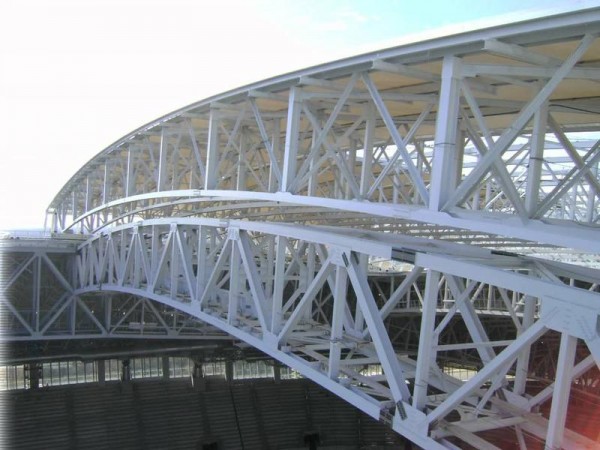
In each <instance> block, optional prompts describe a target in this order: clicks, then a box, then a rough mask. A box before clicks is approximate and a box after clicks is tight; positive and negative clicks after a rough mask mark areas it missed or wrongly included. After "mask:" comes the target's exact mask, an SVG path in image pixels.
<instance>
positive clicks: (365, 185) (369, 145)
mask: <svg viewBox="0 0 600 450" xmlns="http://www.w3.org/2000/svg"><path fill="white" fill-rule="evenodd" d="M365 110H366V111H365V112H366V114H367V119H366V121H365V143H364V153H363V160H362V167H361V172H360V196H361V197H362V198H363V199H364V198H366V197H367V193H368V192H369V189H370V188H371V182H372V181H373V180H372V178H373V173H372V166H373V140H374V136H375V121H376V117H375V105H374V104H373V102H372V101H369V103H367V105H366V106H365Z"/></svg>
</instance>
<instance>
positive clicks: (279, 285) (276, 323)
mask: <svg viewBox="0 0 600 450" xmlns="http://www.w3.org/2000/svg"><path fill="white" fill-rule="evenodd" d="M286 248H287V238H285V237H283V236H277V237H276V238H275V252H276V254H275V282H274V285H273V308H272V314H271V332H272V333H273V334H277V333H279V331H281V321H282V318H283V315H282V308H283V288H284V287H285V258H286V254H285V253H286V252H285V250H286Z"/></svg>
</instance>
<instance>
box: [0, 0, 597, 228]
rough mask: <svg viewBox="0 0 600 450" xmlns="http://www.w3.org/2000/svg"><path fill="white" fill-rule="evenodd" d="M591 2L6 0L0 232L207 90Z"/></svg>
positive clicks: (31, 224) (37, 213) (32, 221)
mask: <svg viewBox="0 0 600 450" xmlns="http://www.w3.org/2000/svg"><path fill="white" fill-rule="evenodd" d="M589 6H600V0H593V1H591V0H562V1H553V0H495V1H485V0H453V1H448V0H445V1H438V0H420V1H414V0H412V1H406V0H367V1H361V0H347V1H338V0H329V1H328V0H289V1H288V0H272V1H267V0H255V1H253V0H246V1H243V0H238V1H235V0H217V1H202V0H52V1H50V0H4V1H2V2H0V157H1V159H0V230H11V229H30V228H41V227H42V226H43V225H44V216H45V214H44V213H45V209H46V207H47V206H48V204H49V203H50V202H51V201H52V198H53V197H54V196H55V195H56V194H57V193H58V191H59V190H60V189H61V187H62V186H63V185H64V184H65V183H66V182H67V180H68V179H69V178H70V177H71V176H72V175H73V174H74V173H75V172H76V171H77V170H78V169H79V168H80V167H81V166H82V165H84V164H85V163H86V162H87V161H89V160H90V159H91V158H92V157H93V156H94V155H96V154H97V153H99V152H100V151H102V150H103V149H104V148H106V147H108V146H109V145H110V144H111V143H113V142H115V141H116V140H118V139H119V138H120V137H122V136H124V135H126V134H128V133H129V132H130V131H132V130H134V129H136V128H138V127H140V126H141V125H143V124H145V123H147V122H150V121H151V120H153V119H155V118H157V117H159V116H162V115H164V114H166V113H168V112H170V111H173V110H176V109H179V108H181V107H183V106H185V105H188V104H190V103H194V102H196V101H199V100H202V99H204V98H207V97H209V96H211V95H214V94H218V93H220V92H223V91H226V90H229V89H233V88H236V87H239V86H242V85H245V84H248V83H251V82H254V81H259V80H261V79H265V78H269V77H272V76H276V75H280V74H283V73H286V72H289V71H292V70H297V69H302V68H304V67H309V66H312V65H315V64H318V63H323V62H327V61H331V60H334V59H339V58H342V57H346V56H352V55H355V54H360V53H364V52H366V51H369V50H376V49H378V48H385V47H391V46H393V45H398V44H400V43H401V42H403V41H406V40H415V39H418V38H419V37H421V38H422V37H424V36H427V35H428V34H430V33H438V32H440V29H444V30H445V32H453V31H454V32H458V31H466V30H468V29H469V28H470V27H472V26H473V23H479V25H484V24H486V23H488V22H489V21H497V20H501V21H511V20H517V19H521V18H525V17H528V16H534V15H544V11H554V12H556V11H561V10H565V9H579V8H583V7H589ZM498 16H501V18H500V19H499V18H498ZM415 35H417V36H418V37H415Z"/></svg>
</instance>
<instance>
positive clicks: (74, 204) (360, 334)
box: [0, 8, 600, 449]
mask: <svg viewBox="0 0 600 450" xmlns="http://www.w3.org/2000/svg"><path fill="white" fill-rule="evenodd" d="M598 33H600V8H592V9H586V10H582V11H575V12H570V13H566V14H560V15H556V16H552V17H545V18H541V19H535V20H528V21H523V22H520V23H515V24H510V25H506V26H498V27H494V28H491V29H486V30H478V31H473V32H467V33H462V34H459V35H455V36H448V37H444V38H437V39H431V40H429V41H424V42H419V43H414V44H409V45H404V46H401V47H395V48H390V49H385V50H382V51H379V52H376V53H370V54H365V55H360V56H357V57H353V58H349V59H346V60H342V61H337V62H333V63H329V64H325V65H322V66H318V67H314V68H309V69H306V70H302V71H298V72H295V73H291V74H288V75H283V76H280V77H276V78H273V79H270V80H266V81H263V82H259V83H256V84H254V85H250V86H246V87H243V88H239V89H236V90H234V91H230V92H226V93H224V94H220V95H217V96H215V97H212V98H209V99H207V100H204V101H201V102H198V103H195V104H192V105H190V106H188V107H186V108H183V109H181V110H179V111H176V112H174V113H171V114H169V115H167V116H165V117H162V118H160V119H158V120H156V121H155V122H152V123H150V124H148V125H146V126H144V127H142V128H140V129H138V130H136V131H134V132H133V133H131V134H130V135H128V136H125V137H124V138H122V139H120V140H119V141H117V142H116V143H115V144H113V145H111V146H110V147H109V148H107V149H105V150H104V151H102V152H101V153H100V154H98V155H97V156H96V157H94V158H93V159H92V160H91V161H90V162H89V163H87V164H86V165H85V166H84V167H83V168H82V169H81V170H80V171H79V172H78V173H77V174H75V175H74V176H73V178H72V179H71V180H69V182H68V183H67V184H66V185H65V186H64V188H63V189H62V190H61V191H60V192H59V193H58V195H57V196H56V197H55V199H54V200H53V202H52V204H51V205H50V207H49V209H48V218H49V221H48V223H49V224H50V225H51V226H50V228H51V231H52V232H54V233H67V234H69V233H73V235H81V237H82V242H81V243H80V244H78V246H77V251H76V253H72V254H71V256H68V257H65V258H66V259H65V260H66V261H68V262H66V263H65V264H67V265H69V264H70V265H71V266H70V269H65V270H67V271H68V273H69V274H70V277H66V276H64V275H61V274H63V273H64V272H62V271H61V269H60V268H58V267H57V266H56V263H55V262H54V261H53V260H52V259H51V258H49V257H48V255H47V253H46V250H44V249H42V248H41V247H40V249H35V248H34V249H30V250H29V251H30V254H29V256H23V255H25V254H26V250H25V249H23V248H19V246H18V245H16V244H14V243H12V244H10V245H8V244H6V245H8V247H6V245H5V247H6V248H7V249H8V250H6V249H5V252H6V254H10V255H21V256H14V258H16V259H15V264H14V265H13V267H14V268H15V269H14V271H13V272H11V275H10V277H9V278H7V281H6V282H4V283H3V292H4V293H5V295H4V296H3V300H2V302H1V303H0V304H1V305H2V308H3V312H5V314H4V315H5V316H6V317H10V318H12V320H13V323H14V324H16V325H14V326H13V327H12V328H10V327H8V326H7V325H6V324H5V325H3V332H4V333H5V335H7V336H8V337H10V338H11V339H23V340H36V339H52V336H59V337H60V338H64V337H66V336H70V337H71V338H77V337H79V336H86V337H98V338H100V337H111V336H115V335H126V334H128V333H130V334H132V335H133V334H134V335H137V336H141V337H145V336H147V335H152V334H156V335H157V336H164V337H173V338H181V337H184V335H185V337H187V336H192V337H196V338H200V339H205V338H218V337H223V336H224V335H223V334H222V333H223V332H224V333H226V335H227V336H230V339H231V337H232V338H234V339H236V340H239V341H243V342H245V343H247V344H250V345H251V346H252V347H255V348H257V349H259V350H261V351H263V352H264V353H266V354H267V355H270V356H271V357H273V358H275V359H277V360H279V361H281V362H282V363H284V364H287V365H288V366H290V367H292V368H294V369H295V370H297V371H299V372H300V373H302V374H303V375H305V376H307V377H309V378H311V379H312V380H314V381H316V382H317V383H319V384H320V385H322V386H324V387H325V388H327V389H329V390H330V391H331V392H333V393H335V394H337V395H339V396H340V397H342V398H344V399H345V400H346V401H348V402H350V403H352V404H353V405H355V406H356V407H358V408H360V409H361V410H362V411H364V412H365V413H367V414H369V415H371V416H372V417H374V418H377V419H380V420H383V421H385V422H387V423H388V424H389V425H390V426H391V427H392V428H393V429H394V430H396V431H397V432H398V433H400V434H402V435H404V436H406V437H407V438H408V439H410V440H411V441H413V442H415V443H416V444H418V445H420V446H421V447H423V448H428V449H429V448H432V449H435V448H456V445H457V443H460V441H465V442H468V443H469V444H470V445H471V446H474V447H476V448H496V447H494V445H493V443H492V442H491V440H490V439H492V438H490V437H489V435H488V434H485V433H484V434H481V433H482V432H485V431H489V430H495V429H506V433H507V434H510V435H511V436H513V437H514V441H515V442H516V443H517V444H516V445H519V447H520V448H526V445H527V442H528V439H530V437H531V436H533V437H535V438H536V439H539V440H544V441H545V442H546V445H547V446H548V448H577V449H580V448H594V447H595V446H596V447H597V443H594V442H593V441H591V440H590V439H588V438H586V437H584V436H582V435H580V434H577V433H576V432H574V431H572V430H569V429H568V428H565V418H566V414H567V405H568V401H569V392H570V389H571V384H572V382H573V380H576V379H578V377H581V376H583V375H584V374H585V373H586V372H588V371H589V370H595V369H596V368H597V366H600V335H599V330H600V327H599V325H598V324H599V323H600V293H599V283H600V272H599V271H598V270H597V269H596V268H594V264H597V263H598V260H599V259H600V224H599V221H600V202H599V200H600V178H599V176H598V172H599V163H600V108H599V107H598V98H600V83H599V81H600V65H599V62H598V61H600V39H598ZM34 247H35V246H34ZM532 251H538V252H540V253H543V254H547V255H548V254H553V255H555V257H560V255H561V254H563V255H564V254H570V253H573V254H574V253H575V252H579V254H584V256H582V257H581V258H575V260H576V261H577V262H579V263H590V264H589V267H582V266H577V265H571V264H565V263H561V262H552V261H549V260H543V259H536V258H534V257H531V256H527V255H526V254H531V253H532ZM24 252H25V253H24ZM42 266H43V267H42ZM35 267H37V269H35ZM596 267H597V266H596ZM32 268H33V269H32ZM43 268H45V269H43ZM44 270H49V271H50V272H51V273H53V274H54V276H55V278H56V280H58V282H57V283H58V285H60V286H62V287H61V289H62V291H61V292H63V294H62V296H60V295H59V297H58V298H57V299H56V301H55V302H53V303H52V304H51V305H46V306H44V305H43V304H42V302H43V301H46V300H45V296H44V295H42V294H41V292H40V290H41V286H42V284H40V281H39V280H40V278H41V276H40V274H41V273H43V271H44ZM29 272H31V274H32V275H31V276H32V277H33V278H32V279H33V292H32V293H31V296H29V295H23V296H22V297H19V298H20V300H19V299H15V298H12V299H11V298H10V296H9V295H6V293H7V292H9V291H10V289H12V288H14V286H16V283H18V282H19V279H20V278H21V277H22V276H23V274H25V273H29ZM36 274H37V275H36ZM59 275H60V276H59ZM28 279H29V278H28ZM56 280H55V281H56ZM59 290H60V289H59ZM122 302H124V303H122ZM115 304H116V305H119V306H118V307H117V308H116V309H115V306H114V305H115ZM25 305H30V307H25ZM90 305H94V307H93V308H92V307H90ZM67 313H68V314H70V316H69V317H70V318H71V319H70V321H69V320H67V319H65V315H66V314H67ZM68 314H67V315H68ZM78 314H80V315H81V317H83V318H84V319H85V320H84V321H83V322H79V321H78V320H77V318H78V317H80V316H79V315H78ZM147 314H149V315H147ZM415 315H416V317H417V319H416V322H418V323H415V320H414V317H415ZM147 317H151V318H152V319H151V320H152V322H150V323H151V324H152V326H148V320H150V319H148V320H146V318H147ZM134 319H135V320H134ZM493 320H497V321H500V322H493ZM132 323H133V324H134V325H133V326H131V324H132ZM182 323H183V324H192V325H190V326H188V325H182ZM492 323H495V324H496V325H495V326H492V325H491V324H492ZM498 323H500V325H498ZM84 324H86V325H85V326H83V325H84ZM125 324H127V326H126V327H125ZM136 324H137V325H136ZM202 324H204V325H202ZM56 327H58V328H56ZM500 328H502V330H501V331H499V329H500ZM459 329H460V330H463V331H456V330H459ZM51 331H54V334H53V333H51ZM557 334H558V335H559V336H560V345H559V346H558V348H559V352H558V358H557V359H558V362H555V361H550V362H545V363H544V364H543V366H544V368H545V370H546V373H551V374H552V376H555V377H556V379H555V382H554V383H553V384H551V385H550V386H548V387H546V388H545V389H543V390H541V392H539V393H536V394H535V395H530V393H529V392H528V389H527V388H528V381H531V379H532V378H531V377H532V376H533V374H534V373H535V371H536V369H539V368H537V367H535V366H534V361H536V360H535V358H534V355H533V353H534V350H535V349H536V348H539V347H540V346H542V345H544V344H543V342H544V340H547V339H548V340H551V339H553V338H552V336H554V337H556V335H557ZM57 338H58V337H57ZM578 352H583V354H582V355H581V354H580V353H578ZM549 359H551V358H549ZM457 360H458V361H462V362H463V364H465V365H468V366H469V367H471V368H473V369H474V370H473V373H474V375H473V376H472V377H471V378H470V379H468V380H466V381H465V380H461V379H459V378H458V376H452V374H450V373H445V372H444V370H445V369H447V368H448V367H450V365H451V363H452V362H456V361H457ZM373 364H375V365H380V366H381V368H382V370H383V375H368V374H367V375H366V374H364V373H362V371H363V368H364V367H367V366H369V365H373ZM549 400H551V401H552V407H551V411H550V414H549V418H548V419H545V418H544V417H542V416H541V415H540V414H539V413H538V408H539V406H540V405H541V404H542V403H544V402H546V401H549ZM492 440H493V439H492Z"/></svg>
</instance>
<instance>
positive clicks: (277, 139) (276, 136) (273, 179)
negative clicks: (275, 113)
mask: <svg viewBox="0 0 600 450" xmlns="http://www.w3.org/2000/svg"><path fill="white" fill-rule="evenodd" d="M280 134H281V124H280V123H279V119H277V118H275V119H273V134H272V136H273V137H272V138H271V144H272V146H273V157H274V158H275V160H274V161H271V165H270V167H269V192H276V191H277V189H281V186H279V182H278V180H277V175H276V173H277V172H276V171H275V170H273V168H274V166H275V165H277V164H279V162H278V161H277V159H279V148H280V143H281V136H280Z"/></svg>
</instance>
